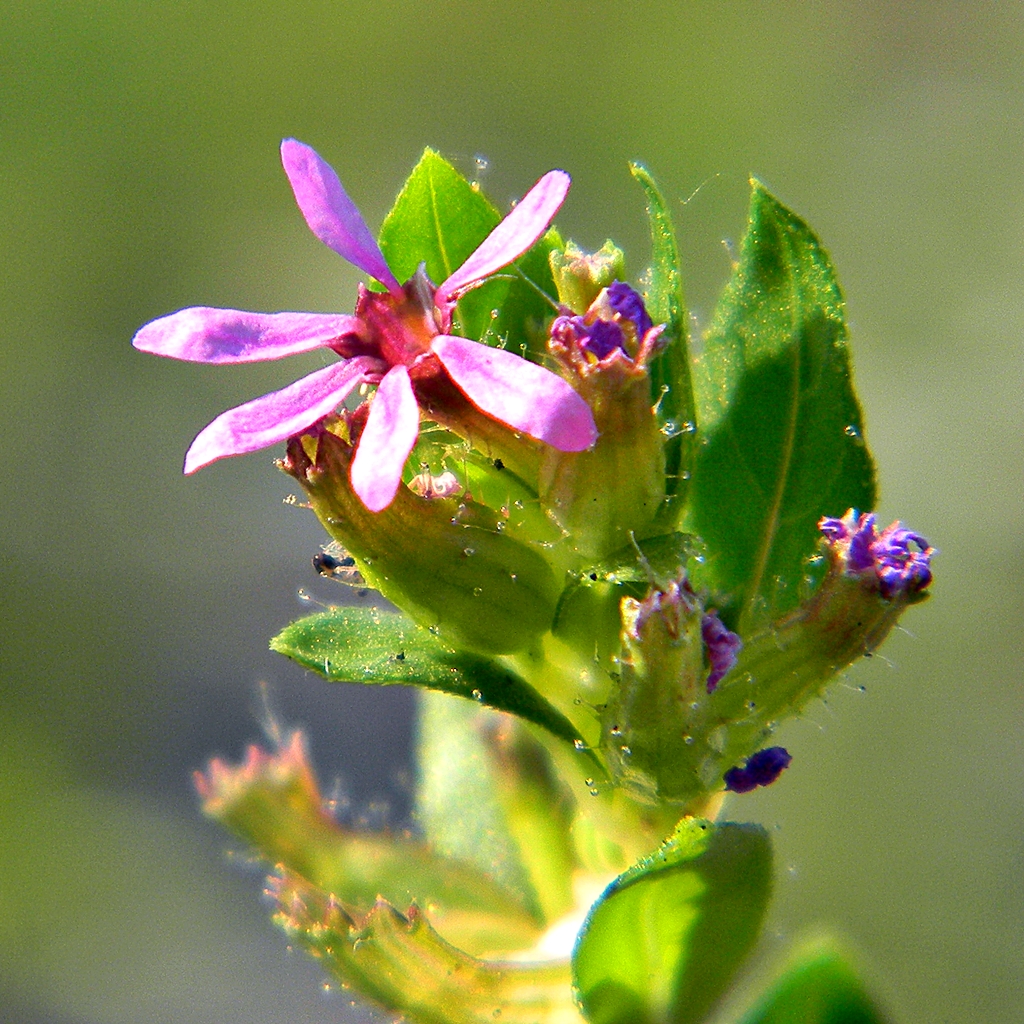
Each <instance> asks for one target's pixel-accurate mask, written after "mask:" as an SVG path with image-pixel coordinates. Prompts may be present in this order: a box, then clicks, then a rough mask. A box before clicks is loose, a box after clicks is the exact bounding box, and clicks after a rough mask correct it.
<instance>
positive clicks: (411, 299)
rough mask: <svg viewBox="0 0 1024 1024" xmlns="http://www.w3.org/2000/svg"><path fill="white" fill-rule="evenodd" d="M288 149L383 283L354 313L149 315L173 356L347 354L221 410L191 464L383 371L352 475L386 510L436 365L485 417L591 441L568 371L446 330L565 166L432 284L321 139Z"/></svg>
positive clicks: (527, 242)
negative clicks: (402, 276) (322, 149)
mask: <svg viewBox="0 0 1024 1024" xmlns="http://www.w3.org/2000/svg"><path fill="white" fill-rule="evenodd" d="M281 161H282V163H283V164H284V169H285V173H286V174H287V175H288V180H289V182H290V183H291V186H292V191H293V192H294V193H295V199H296V202H297V203H298V205H299V209H300V210H301V211H302V214H303V216H304V217H305V218H306V223H307V224H308V225H309V228H310V230H311V231H312V232H313V234H315V235H316V236H317V238H319V239H320V241H322V242H323V243H324V244H325V245H327V246H329V247H330V248H331V249H333V250H334V251H335V252H336V253H338V255H339V256H341V257H343V258H344V259H346V260H348V261H349V262H350V263H352V264H354V265H355V266H356V267H358V268H359V269H360V270H362V271H364V272H365V273H366V274H369V275H370V276H371V277H374V278H376V279H377V280H378V281H380V283H381V284H383V285H384V286H385V287H386V288H387V292H386V293H377V292H370V291H368V290H367V289H366V288H364V287H363V286H362V285H361V286H360V290H359V299H358V301H357V304H356V313H355V315H348V314H344V313H247V312H243V311H241V310H235V309H212V308H209V307H205V306H194V307H191V308H189V309H183V310H180V311H179V312H177V313H172V314H171V315H170V316H165V317H161V318H160V319H159V320H154V321H153V322H152V323H149V324H146V326H145V327H143V328H142V329H141V330H140V331H139V332H138V334H136V335H135V339H134V341H133V344H134V345H135V347H136V348H138V349H140V350H142V351H144V352H152V353H153V354H155V355H161V356H169V357H171V358H173V359H186V360H190V361H193V362H201V363H248V362H255V361H257V360H263V359H280V358H282V357H283V356H290V355H295V354H297V353H300V352H309V351H312V350H313V349H317V348H328V349H331V350H332V351H334V352H335V353H336V354H337V355H339V356H341V361H340V362H337V363H334V364H332V365H331V366H328V367H325V368H324V369H322V370H316V371H315V372H313V373H311V374H308V375H307V376H305V377H303V378H301V379H300V380H297V381H295V383H294V384H290V385H289V386H288V387H286V388H283V389H282V390H281V391H274V392H271V393H270V394H268V395H263V396H262V397H260V398H256V399H253V401H251V402H246V403H245V404H244V405H240V406H238V407H237V408H235V409H229V410H228V411H227V412H225V413H222V414H221V415H220V416H218V417H217V418H216V419H215V420H214V421H213V422H212V423H210V424H209V426H207V427H205V428H204V429H203V430H202V431H200V433H199V435H198V436H197V437H196V439H195V440H194V441H193V442H192V445H191V447H190V448H189V450H188V452H187V454H186V455H185V472H186V473H194V472H195V471H196V470H197V469H201V468H202V467H203V466H205V465H207V464H209V463H211V462H213V461H215V460H216V459H221V458H224V457H225V456H228V455H243V454H245V453H247V452H253V451H257V450H258V449H260V448H266V447H269V446H270V445H272V444H276V443H277V442H279V441H283V440H285V439H287V438H289V437H292V436H293V435H295V434H298V433H301V432H303V431H304V430H307V429H308V428H309V427H311V426H312V425H313V424H314V423H316V422H317V421H318V420H320V419H322V418H323V417H324V416H327V415H328V414H329V413H331V412H332V411H333V410H334V409H335V408H336V407H337V406H338V405H339V404H340V403H341V402H343V401H344V400H345V399H346V398H347V397H348V395H349V394H351V392H352V391H353V390H354V389H355V388H357V387H358V386H359V385H360V384H363V383H369V384H376V385H377V392H376V394H375V395H374V397H373V399H372V401H371V403H370V409H369V415H368V416H367V419H366V425H365V428H364V429H363V432H362V435H361V436H360V438H359V442H358V446H357V449H356V453H355V456H354V458H353V460H352V470H351V480H352V486H353V488H354V490H355V492H356V493H357V494H358V495H359V497H360V499H361V500H362V502H363V504H365V505H366V507H367V508H368V509H370V510H371V511H372V512H379V511H380V510H381V509H383V508H386V507H387V506H388V505H389V504H390V503H391V501H392V499H393V498H394V496H395V493H396V492H397V490H398V487H399V484H400V483H401V480H402V470H403V469H404V467H405V462H406V459H407V458H408V456H409V453H410V452H411V451H412V449H413V446H414V445H415V444H416V438H417V437H418V435H419V421H420V410H419V406H420V399H419V398H418V396H417V389H418V386H419V385H418V384H417V381H421V382H429V381H430V379H431V378H436V377H439V376H443V377H447V378H448V379H449V380H450V381H451V382H452V383H453V384H454V385H455V386H456V388H458V390H459V391H460V392H461V393H462V394H463V395H465V397H466V398H468V399H469V401H470V402H471V403H472V404H473V405H474V406H475V407H476V408H477V409H479V410H480V411H481V412H483V413H484V414H486V415H487V416H489V417H491V418H492V419H494V420H498V421H499V422H501V423H504V424H505V425H507V426H508V427H510V428H512V429H513V430H515V431H519V432H521V433H524V434H527V435H529V436H530V437H533V438H536V439H537V440H539V441H543V442H545V443H547V444H549V445H552V446H553V447H555V448H558V449H559V450H561V451H567V452H574V451H583V450H584V449H586V448H589V447H590V446H591V445H592V444H593V443H594V441H595V440H596V437H597V429H596V427H595V425H594V420H593V417H592V415H591V413H590V409H589V407H588V406H587V404H586V403H585V402H584V401H583V399H582V398H580V396H579V395H577V394H576V392H575V391H574V390H573V389H572V387H570V385H569V384H567V383H566V382H565V381H564V380H562V378H561V377H558V376H556V375H555V374H553V373H551V372H550V371H548V370H546V369H544V368H543V367H541V366H538V365H536V364H535V363H530V362H527V361H526V360H525V359H522V358H520V357H519V356H517V355H515V354H514V353H511V352H506V351H504V350H502V349H496V348H490V347H488V346H487V345H483V344H480V343H479V342H475V341H471V340H470V339H468V338H462V337H459V336H457V335H452V334H449V333H447V332H448V331H449V330H450V329H451V318H452V312H453V310H454V308H455V303H456V302H457V301H458V299H459V297H460V296H461V295H463V294H464V293H465V292H467V291H469V290H470V289H472V288H475V287H476V286H477V285H479V284H480V283H481V282H483V281H484V279H485V278H487V277H488V276H490V275H492V274H494V273H495V272H496V271H498V270H500V269H501V268H502V267H504V266H507V265H508V264H509V263H511V262H512V261H513V260H515V259H517V258H518V257H519V256H521V255H522V254H523V253H525V252H526V251H527V250H528V249H529V248H530V247H531V246H532V245H533V244H534V243H535V242H536V241H537V239H538V238H540V236H541V235H542V234H543V233H544V232H545V231H546V230H547V227H548V225H549V224H550V223H551V219H552V218H553V217H554V215H555V213H556V212H557V211H558V209H559V207H560V206H561V205H562V202H563V200H564V199H565V195H566V193H567V192H568V190H569V176H568V175H567V174H566V173H565V172H564V171H549V172H548V173H547V174H545V175H544V177H542V178H541V179H540V181H538V182H537V184H536V185H534V186H533V188H532V189H530V191H529V192H528V193H527V194H526V195H525V196H524V197H523V199H522V201H521V202H520V203H519V204H518V205H517V206H516V207H515V208H514V209H513V210H512V212H511V213H510V214H509V215H508V216H507V217H506V218H505V219H504V220H503V221H502V222H501V223H500V224H498V226H497V227H496V228H495V229H494V230H493V231H492V232H491V233H490V234H489V235H488V236H487V238H485V239H484V241H483V242H482V243H481V244H480V246H479V247H478V248H477V249H476V251H475V252H474V253H473V254H472V255H471V256H470V257H469V259H467V260H466V262H465V263H463V264H462V266H461V267H459V268H458V269H457V270H456V271H455V272H454V273H453V274H452V275H451V276H450V277H449V278H448V279H447V280H446V281H444V282H442V283H441V284H440V285H439V286H438V287H436V288H435V287H434V286H433V285H432V284H431V283H430V282H429V281H428V280H427V278H426V275H425V274H422V273H418V274H417V275H416V276H415V277H413V278H412V279H411V280H410V281H408V282H406V284H405V285H401V284H399V283H398V281H397V279H396V278H395V276H394V274H392V273H391V270H390V269H389V268H388V265H387V262H386V261H385V259H384V255H383V253H381V251H380V249H379V247H378V246H377V243H376V242H375V241H374V240H373V236H372V235H371V234H370V230H369V228H368V227H367V226H366V223H365V222H364V221H363V218H362V216H361V215H360V213H359V211H358V210H357V209H356V207H355V204H354V203H353V202H352V200H351V199H350V198H349V197H348V195H347V194H346V192H345V190H344V189H343V188H342V186H341V182H340V181H339V180H338V176H337V175H336V174H335V173H334V171H333V169H332V168H331V167H330V166H329V165H328V164H327V163H325V162H324V161H323V160H322V159H321V158H320V157H319V156H318V155H317V153H316V152H314V150H312V149H311V148H310V147H309V146H306V145H304V144H303V143H301V142H297V141H296V140H295V139H285V140H284V142H282V143H281ZM412 370H415V371H416V372H415V374H414V375H413V376H411V375H410V371H412Z"/></svg>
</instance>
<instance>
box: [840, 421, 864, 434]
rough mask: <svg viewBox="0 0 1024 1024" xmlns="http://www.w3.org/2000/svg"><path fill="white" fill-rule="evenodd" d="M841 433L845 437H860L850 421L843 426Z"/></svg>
mask: <svg viewBox="0 0 1024 1024" xmlns="http://www.w3.org/2000/svg"><path fill="white" fill-rule="evenodd" d="M843 433H844V434H845V435H846V436H847V437H860V431H859V430H858V429H857V428H856V427H855V426H854V425H853V424H852V423H851V424H850V425H849V426H847V427H844V428H843Z"/></svg>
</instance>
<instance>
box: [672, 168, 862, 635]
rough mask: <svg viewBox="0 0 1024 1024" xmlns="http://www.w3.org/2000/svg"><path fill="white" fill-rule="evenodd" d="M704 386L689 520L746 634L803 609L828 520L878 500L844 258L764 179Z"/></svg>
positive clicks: (701, 373)
mask: <svg viewBox="0 0 1024 1024" xmlns="http://www.w3.org/2000/svg"><path fill="white" fill-rule="evenodd" d="M695 388H696V395H697V409H698V421H699V423H700V428H701V444H700V446H699V448H698V454H697V461H696V465H695V468H694V473H693V480H692V483H691V489H690V516H689V520H688V526H689V528H691V529H692V531H693V532H694V533H696V534H698V535H699V536H700V537H701V538H703V540H704V541H705V543H706V544H707V549H708V562H707V565H706V571H705V573H704V574H703V582H705V583H709V584H710V585H711V586H712V587H713V588H716V589H717V590H718V591H719V596H720V598H721V600H722V601H723V602H727V601H728V600H730V599H731V603H732V607H731V608H730V609H727V614H728V615H729V616H731V619H732V622H733V623H734V626H738V628H739V631H740V632H741V633H746V632H748V631H749V629H750V628H751V627H753V626H756V625H759V624H762V623H764V622H765V621H766V620H768V619H773V618H776V617H777V616H778V615H780V614H782V613H784V612H786V611H788V610H790V609H791V608H793V607H794V606H795V605H796V604H797V603H798V601H799V598H800V593H799V592H800V586H801V581H802V578H803V576H804V574H805V572H806V560H807V559H808V558H809V557H811V556H812V555H813V554H814V552H815V550H816V549H817V545H818V530H817V523H818V520H819V519H820V518H821V516H823V515H833V516H839V515H842V514H843V513H844V512H845V511H846V510H847V509H848V508H851V507H856V508H862V509H863V508H873V507H874V504H875V485H874V467H873V463H872V460H871V456H870V454H869V453H868V450H867V447H866V445H865V443H864V440H863V437H862V426H861V411H860V406H859V405H858V402H857V398H856V396H855V394H854V389H853V382H852V380H851V375H850V360H849V354H848V351H847V329H846V322H845V314H844V303H843V297H842V294H841V292H840V290H839V285H838V283H837V282H836V278H835V273H834V271H833V268H832V264H831V262H830V260H829V258H828V255H827V254H826V253H825V251H824V249H822V247H821V244H820V243H819V241H818V239H817V238H816V237H815V235H814V233H813V232H812V231H811V230H810V228H809V227H808V226H807V225H806V224H805V223H804V222H803V221H802V220H800V218H799V217H797V216H796V215H795V214H794V213H792V212H791V211H790V210H788V209H786V207H784V206H783V205H782V204H781V203H779V202H778V200H776V199H775V198H774V197H773V196H771V195H770V194H769V193H768V191H767V190H766V189H765V188H764V186H763V185H761V184H760V183H759V182H757V181H754V182H753V194H752V197H751V203H750V217H749V224H748V227H747V233H746V236H745V238H744V240H743V244H742V248H741V253H740V260H739V262H738V263H737V265H736V267H735V270H734V273H733V277H732V280H731V281H730V283H729V285H728V287H727V288H726V290H725V292H724V294H723V296H722V298H721V300H720V302H719V304H718V308H717V310H716V312H715V316H714V319H713V321H712V324H711V328H710V330H709V332H708V335H707V338H706V339H705V347H704V354H703V355H702V357H701V359H700V360H699V361H698V363H697V368H696V374H695Z"/></svg>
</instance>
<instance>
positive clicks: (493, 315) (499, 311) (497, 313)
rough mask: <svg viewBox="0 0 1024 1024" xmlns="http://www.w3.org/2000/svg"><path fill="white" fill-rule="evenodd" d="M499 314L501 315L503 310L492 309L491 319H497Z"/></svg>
mask: <svg viewBox="0 0 1024 1024" xmlns="http://www.w3.org/2000/svg"><path fill="white" fill-rule="evenodd" d="M499 316H501V310H500V309H492V310H491V319H492V320H497V319H498V317H499Z"/></svg>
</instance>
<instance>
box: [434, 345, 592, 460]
mask: <svg viewBox="0 0 1024 1024" xmlns="http://www.w3.org/2000/svg"><path fill="white" fill-rule="evenodd" d="M430 347H431V348H432V349H433V351H434V353H435V355H436V356H437V358H438V359H440V360H441V364H442V365H443V366H444V368H445V369H446V370H447V371H448V375H449V376H450V377H451V379H452V380H453V381H454V382H455V384H456V386H457V387H458V388H459V390H460V391H462V393H463V394H464V395H465V396H466V397H467V398H468V399H469V400H470V401H471V402H472V403H473V404H474V405H475V406H476V407H477V408H478V409H480V410H481V411H482V412H485V413H487V415H488V416H490V417H492V418H493V419H496V420H499V421H500V422H502V423H505V424H507V425H508V426H510V427H512V429H513V430H520V431H522V432H523V433H524V434H529V435H530V437H535V438H537V440H538V441H544V442H545V443H546V444H549V445H551V446H552V447H553V448H557V449H558V450H559V451H563V452H581V451H583V450H584V449H585V448H589V447H590V446H591V445H592V444H593V443H594V442H595V441H596V440H597V427H596V426H595V424H594V417H593V415H592V414H591V412H590V407H589V406H588V405H587V403H586V402H584V401H583V399H582V398H580V396H579V395H578V394H576V392H575V391H574V390H573V389H572V388H571V387H570V386H569V385H568V384H567V383H566V382H565V381H564V380H562V378H561V377H558V376H556V375H555V374H553V373H552V372H551V371H550V370H545V369H544V367H543V366H538V365H537V364H536V363H529V362H527V361H526V360H525V359H522V358H520V357H519V356H517V355H515V354H514V353H512V352H506V351H505V350H504V349H500V348H488V347H487V346H486V345H481V344H479V342H475V341H470V340H469V339H468V338H457V337H453V336H452V335H447V334H439V335H438V336H437V337H436V338H434V340H433V342H432V343H431V346H430Z"/></svg>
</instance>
